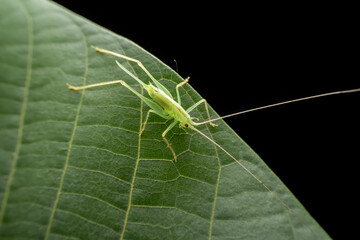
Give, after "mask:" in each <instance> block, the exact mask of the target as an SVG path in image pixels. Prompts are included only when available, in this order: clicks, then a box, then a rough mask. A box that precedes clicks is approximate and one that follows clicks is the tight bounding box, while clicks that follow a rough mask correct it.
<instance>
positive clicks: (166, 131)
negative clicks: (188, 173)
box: [161, 120, 178, 162]
mask: <svg viewBox="0 0 360 240" xmlns="http://www.w3.org/2000/svg"><path fill="white" fill-rule="evenodd" d="M177 123H178V121H176V120H175V121H174V122H173V123H172V124H170V126H169V127H168V128H167V129H166V130H165V131H164V132H163V133H162V134H161V136H162V138H163V139H164V141H165V142H166V144H167V147H168V148H169V149H170V151H171V152H172V154H173V156H174V161H175V162H176V161H177V159H176V154H175V151H174V149H173V148H172V147H171V144H170V143H169V141H168V140H167V139H166V137H165V135H166V134H167V133H168V132H169V131H170V130H171V129H172V128H173V127H174V126H175V125H176V124H177Z"/></svg>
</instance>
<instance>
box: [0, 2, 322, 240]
mask: <svg viewBox="0 0 360 240" xmlns="http://www.w3.org/2000/svg"><path fill="white" fill-rule="evenodd" d="M1 5H2V6H1V8H0V25H1V26H0V35H1V38H0V117H1V120H0V135H1V138H0V166H1V167H0V169H1V170H0V203H1V205H0V206H1V209H0V238H1V239H39V238H44V239H326V238H328V236H327V234H326V233H325V232H324V231H323V230H322V229H321V227H320V226H319V225H318V224H317V223H316V222H315V221H314V220H313V219H312V218H311V216H310V215H309V214H308V213H307V212H306V210H305V209H304V208H303V207H302V206H301V204H300V203H299V202H298V201H297V200H296V198H295V197H294V196H293V195H292V194H291V193H290V192H289V190H288V189H287V188H286V187H285V186H284V185H283V184H282V183H281V181H280V180H279V179H278V178H277V177H276V176H275V175H274V173H272V172H271V170H270V169H269V168H268V167H267V166H266V165H265V163H264V162H262V160H261V159H260V158H259V157H258V156H257V155H256V153H254V152H253V151H252V150H251V149H250V148H249V147H248V146H247V145H246V143H244V142H243V141H242V140H241V139H240V138H239V137H238V136H237V135H236V133H234V132H233V131H232V130H231V129H230V128H229V127H228V126H227V125H226V123H225V122H221V121H220V122H219V126H218V127H216V128H212V127H208V126H203V127H201V128H199V129H200V130H201V131H202V132H204V133H205V134H206V135H207V136H209V137H210V138H212V139H213V140H214V141H216V142H217V143H218V144H220V145H221V146H223V147H224V148H225V149H226V150H227V151H229V152H230V153H231V154H232V155H233V156H235V158H237V159H239V160H240V161H241V163H242V164H244V165H245V166H246V167H247V168H248V169H249V170H250V171H251V172H252V173H253V174H254V175H255V176H256V177H257V178H259V179H260V180H261V181H263V182H264V183H265V184H266V186H268V187H269V188H270V189H271V190H272V192H269V191H268V190H267V189H266V188H265V187H264V186H263V185H262V184H260V183H259V182H258V181H257V180H256V179H255V178H254V177H253V176H251V175H250V174H249V173H247V172H246V171H245V170H244V169H243V168H242V167H241V166H240V165H239V164H237V163H236V162H234V161H233V160H232V159H231V158H230V157H228V156H227V155H226V154H225V153H224V152H222V151H221V150H220V149H219V148H217V147H216V146H214V145H213V144H212V143H210V142H209V141H208V140H206V139H205V138H203V137H202V136H200V135H199V134H196V133H194V132H192V131H185V130H184V129H180V128H177V127H176V128H174V129H173V130H172V131H171V132H170V133H169V135H168V138H169V140H170V142H171V143H172V147H173V148H174V150H175V152H176V153H177V157H178V161H177V162H176V163H175V162H173V161H172V154H171V151H170V150H169V149H168V148H166V144H165V143H164V142H163V140H162V138H161V133H162V132H163V131H164V130H165V129H166V127H167V126H168V125H169V124H170V123H171V121H166V120H164V119H161V118H159V117H156V116H151V117H150V119H149V122H148V124H147V126H146V129H145V131H144V133H143V134H142V135H141V136H140V135H139V130H140V126H141V125H142V123H143V121H144V117H145V114H146V112H147V110H148V107H147V106H146V105H145V104H144V103H143V102H142V101H141V100H140V99H139V98H137V97H136V96H135V95H134V94H133V93H131V92H130V91H128V90H127V89H126V88H123V87H122V86H120V85H119V86H117V85H112V86H105V87H101V88H94V89H88V90H84V91H80V92H74V91H70V90H68V89H67V87H66V83H70V84H73V85H86V84H93V83H99V82H104V81H111V80H116V79H121V80H124V81H126V82H127V83H128V84H129V85H131V86H132V87H133V88H135V89H136V90H137V91H138V92H140V93H142V89H141V88H140V87H139V86H138V84H137V83H136V82H135V81H134V80H133V79H132V78H131V77H130V76H128V75H127V74H126V73H125V72H123V71H121V69H119V68H118V67H117V66H116V64H115V62H114V60H115V59H114V57H111V56H108V55H104V54H100V53H97V52H95V51H93V49H92V48H90V46H91V45H95V46H99V47H102V48H105V49H109V50H112V51H116V52H119V53H121V54H124V55H127V56H130V57H132V58H135V59H138V60H140V61H141V62H142V63H143V64H144V66H145V67H146V68H147V69H148V70H149V72H151V74H152V75H153V76H154V77H155V78H156V79H158V80H159V81H160V82H161V83H162V84H163V85H164V86H166V87H167V88H168V89H169V90H170V92H171V94H172V95H173V96H176V94H175V86H176V84H178V83H179V82H181V81H182V78H181V77H180V76H178V74H177V73H175V72H174V71H173V70H171V69H170V68H169V67H167V66H165V65H164V64H163V63H162V62H161V61H159V60H158V59H157V58H155V57H154V56H152V55H151V54H149V53H148V52H146V51H145V50H143V49H142V48H141V47H139V46H137V45H136V44H134V43H132V42H131V41H129V40H127V39H125V38H123V37H121V36H118V35H116V34H114V33H111V32H109V31H108V30H106V29H103V28H101V27H99V26H97V25H95V24H93V23H91V22H89V21H87V20H85V19H83V18H81V17H79V16H77V15H75V14H73V13H71V12H69V11H68V10H66V9H64V8H62V7H60V6H58V5H55V4H53V3H51V2H48V1H43V0H30V1H25V0H16V1H13V0H5V1H2V4H1ZM120 61H121V60H120ZM121 62H122V63H123V64H124V66H126V68H127V69H128V70H129V71H131V72H132V73H133V74H135V75H136V76H138V77H139V78H140V79H142V80H143V81H144V82H148V81H150V79H149V78H148V77H147V76H146V74H145V73H144V72H143V71H142V70H141V69H140V68H139V67H138V66H137V65H136V64H133V63H130V62H127V61H121ZM180 93H181V96H182V105H183V106H184V108H185V109H186V108H188V107H190V106H191V105H193V104H194V103H195V102H197V101H199V100H200V99H201V96H199V95H198V94H197V93H196V91H195V90H194V89H192V88H191V87H190V86H189V85H185V86H184V87H183V88H181V89H180ZM144 95H146V94H145V93H144ZM210 110H211V115H212V117H216V116H217V114H216V113H215V112H214V111H213V110H212V109H211V108H210ZM194 117H197V118H199V119H200V120H206V114H205V109H204V107H203V106H201V107H199V108H198V109H197V110H196V111H194ZM279 199H281V201H283V202H284V203H285V204H286V206H288V207H289V208H290V209H291V210H289V209H288V208H287V207H286V206H284V204H283V203H282V202H281V201H280V200H279Z"/></svg>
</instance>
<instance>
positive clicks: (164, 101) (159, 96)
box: [67, 46, 360, 209]
mask: <svg viewBox="0 0 360 240" xmlns="http://www.w3.org/2000/svg"><path fill="white" fill-rule="evenodd" d="M92 48H94V49H95V50H96V51H98V52H100V53H104V54H110V55H113V56H116V57H119V58H122V59H125V60H127V61H130V62H134V63H136V64H137V65H138V66H139V67H140V68H141V69H142V70H143V71H144V72H145V73H146V75H147V76H148V77H149V78H150V79H151V80H152V82H153V84H154V85H155V86H154V85H153V84H152V83H149V84H146V83H144V82H143V81H142V80H140V79H139V78H138V77H136V76H135V75H134V74H132V73H131V72H130V71H128V70H127V69H126V68H125V67H124V66H122V65H121V63H119V62H118V61H116V60H115V62H116V64H117V65H118V66H119V67H120V68H121V69H122V70H123V71H124V72H126V73H127V74H128V75H129V76H131V77H132V78H133V79H135V80H136V81H137V82H138V83H139V84H140V86H141V87H142V88H143V89H145V90H146V91H147V92H148V95H149V96H150V98H151V99H150V98H148V97H145V96H143V95H142V94H140V93H138V92H137V91H135V90H134V89H133V88H132V87H130V86H129V85H128V84H127V83H126V82H124V81H123V80H114V81H108V82H102V83H96V84H91V85H85V86H78V87H76V86H72V85H70V84H67V85H68V87H69V89H71V90H83V89H87V88H93V87H100V86H105V85H112V84H118V83H119V84H121V85H123V86H124V87H126V88H128V89H129V90H130V91H131V92H133V93H134V94H135V95H136V96H138V97H139V98H140V99H142V101H143V102H144V103H146V104H147V105H148V106H149V107H150V110H148V112H147V114H146V117H145V120H144V123H143V125H142V126H140V127H141V128H140V129H141V130H140V135H141V134H142V133H143V131H144V130H145V127H146V124H147V121H148V118H149V116H150V113H154V114H156V115H158V116H160V117H162V118H164V119H167V120H171V119H173V120H174V121H173V122H172V123H171V124H170V125H169V126H168V127H167V128H166V129H165V131H164V132H163V133H162V138H163V140H164V141H165V143H166V144H167V147H168V148H169V149H170V151H171V153H172V155H173V157H174V161H175V162H176V161H177V158H176V153H175V151H174V149H173V148H172V147H171V144H170V143H169V141H168V140H167V138H166V134H167V133H168V132H169V131H170V130H171V129H172V128H173V127H174V126H176V125H177V124H179V125H180V127H184V128H190V129H192V130H194V131H196V132H197V133H199V134H201V135H202V136H203V137H205V138H206V139H208V140H209V141H210V142H212V143H213V144H215V145H216V146H217V147H218V148H220V149H221V150H222V151H223V152H225V153H226V154H227V155H228V156H229V157H231V158H232V159H233V160H234V161H235V162H236V163H237V164H239V165H240V166H241V167H242V168H243V169H244V170H245V171H246V172H247V173H248V174H250V175H251V176H252V177H253V178H254V179H256V181H257V182H259V183H260V184H262V186H263V187H264V188H265V189H267V191H269V192H270V193H271V194H273V195H274V196H275V197H276V198H277V199H278V200H279V201H280V202H281V203H282V204H283V205H284V206H285V207H286V208H287V209H290V208H289V207H288V206H287V205H286V204H285V203H284V202H283V201H282V200H281V199H280V198H279V196H277V195H276V193H274V192H273V191H272V190H271V189H270V188H269V187H268V186H267V185H266V184H265V183H263V182H262V181H261V180H260V179H259V178H258V177H256V176H255V175H254V174H253V173H252V172H251V171H250V170H249V169H248V168H247V167H246V166H245V165H244V164H242V163H241V162H240V161H239V160H238V159H236V158H235V157H234V156H232V155H231V154H230V153H229V152H228V151H227V150H226V149H224V148H223V147H221V146H220V145H219V144H218V143H216V142H215V141H214V140H212V139H211V138H210V137H208V136H207V135H205V134H204V133H202V132H201V131H200V130H198V129H197V128H196V126H199V125H203V124H206V123H209V124H210V125H211V126H213V127H215V126H216V125H215V124H214V123H213V121H216V120H220V119H223V118H227V117H231V116H235V115H240V114H243V113H247V112H251V111H256V110H260V109H265V108H270V107H275V106H279V105H283V104H288V103H293V102H298V101H304V100H308V99H313V98H319V97H324V96H330V95H335V94H344V93H351V92H360V88H358V89H352V90H345V91H336V92H330V93H325V94H319V95H314V96H310V97H304V98H299V99H295V100H289V101H285V102H280V103H275V104H270V105H267V106H263V107H258V108H253V109H249V110H246V111H241V112H237V113H233V114H230V115H226V116H222V117H219V118H215V119H210V114H209V111H208V106H207V102H206V100H205V99H202V100H200V101H198V102H197V103H195V104H194V105H193V106H191V107H189V108H188V109H184V108H183V107H182V106H181V97H180V94H179V87H181V86H183V85H185V84H186V83H188V81H189V78H186V79H185V80H184V81H183V82H181V83H179V84H177V86H176V89H175V90H176V95H177V96H176V100H175V99H174V98H173V97H172V95H171V93H170V92H169V91H168V89H166V88H165V87H164V86H163V85H162V84H161V83H160V82H159V81H158V80H156V79H155V78H154V77H153V76H152V75H151V73H150V72H149V71H148V70H147V69H146V68H145V67H144V65H143V64H142V63H141V62H140V61H139V60H137V59H134V58H131V57H127V56H125V55H122V54H118V53H115V52H112V51H109V50H105V49H102V48H98V47H94V46H92ZM200 104H204V105H205V110H206V114H207V117H208V118H209V120H207V121H204V122H195V118H194V117H191V115H190V113H191V112H192V111H193V110H194V109H195V108H196V107H198V106H199V105H200Z"/></svg>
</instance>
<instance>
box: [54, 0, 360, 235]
mask: <svg viewBox="0 0 360 240" xmlns="http://www.w3.org/2000/svg"><path fill="white" fill-rule="evenodd" d="M56 2H58V3H60V4H62V5H63V6H65V7H67V8H69V9H71V10H72V11H74V12H76V13H78V14H80V15H82V16H84V17H86V18H88V19H90V20H92V21H94V22H96V23H97V24H99V25H102V26H103V27H105V28H108V29H110V30H112V31H113V32H115V33H117V34H119V35H122V36H124V37H127V38H128V39H130V40H132V41H134V42H135V43H137V44H139V45H140V46H141V47H143V48H145V49H146V50H148V51H149V52H150V53H152V54H153V55H155V56H157V57H158V58H159V59H161V60H162V61H163V62H164V63H165V64H167V65H169V66H170V67H172V68H173V69H176V68H178V72H179V74H180V75H181V76H183V77H184V78H185V77H187V76H191V79H190V84H191V85H192V86H193V87H194V88H195V89H196V90H197V91H198V92H199V93H200V95H202V96H203V97H204V98H206V99H207V100H208V102H209V104H210V105H211V106H212V107H213V108H214V109H215V110H216V111H217V113H218V114H220V115H225V114H230V113H233V112H236V111H241V110H245V109H249V108H252V107H258V106H263V105H267V104H271V103H276V102H280V101H286V100H289V99H295V98H299V97H306V96H310V95H314V94H320V93H326V92H331V91H337V90H345V89H352V88H359V87H360V82H359V74H358V69H359V68H358V58H359V54H358V52H356V48H357V47H358V43H359V39H358V38H357V37H356V34H357V32H358V27H356V26H355V16H356V15H355V13H353V12H352V10H351V9H352V8H353V9H354V7H353V6H339V5H330V4H328V3H327V5H316V6H315V5H311V4H310V5H297V6H295V5H283V4H281V5H262V4H260V3H258V5H255V6H245V5H227V4H225V3H221V2H214V3H216V4H212V3H206V5H195V4H194V3H193V4H186V3H185V2H184V3H181V4H180V3H178V2H173V3H172V4H170V3H168V4H165V5H157V6H153V5H151V4H153V3H147V4H145V5H144V4H143V3H141V2H135V1H134V4H133V5H130V4H128V5H124V2H123V1H121V2H120V1H108V2H107V1H100V2H99V1H96V3H95V2H94V1H87V2H86V4H84V2H82V4H80V3H78V2H79V1H63V0H57V1H56ZM101 47H104V48H106V46H101ZM174 59H176V61H177V66H176V64H175V62H174ZM359 100H360V93H355V94H347V95H341V96H333V97H326V98H322V99H316V100H310V101H306V102H302V103H293V104H289V105H287V106H282V107H276V108H271V109H267V110H261V111H258V112H254V113H249V114H245V115H241V116H237V117H233V118H231V119H230V118H229V119H227V120H226V122H227V123H228V124H229V125H230V126H231V127H232V128H233V129H234V130H235V131H236V132H237V133H238V134H239V135H240V136H241V137H242V138H243V139H244V140H245V141H246V142H247V143H248V144H249V145H250V146H251V147H252V148H253V149H254V150H255V151H256V152H257V153H258V154H259V155H260V157H262V159H263V160H264V161H265V162H266V163H267V164H268V165H269V167H270V168H271V169H272V170H273V171H274V172H275V173H276V174H277V175H278V176H279V178H280V179H281V180H282V181H283V182H284V183H285V184H286V185H287V186H288V188H289V189H291V191H292V192H293V193H294V195H295V196H296V197H297V198H298V199H299V200H300V202H301V203H302V204H303V205H304V206H305V208H306V209H307V210H308V211H309V212H310V214H311V215H312V216H313V217H314V218H315V219H316V220H317V221H318V222H319V224H320V225H321V226H322V227H323V228H324V229H325V230H326V231H327V232H328V233H329V234H330V236H331V237H333V238H337V239H344V238H346V237H345V236H352V235H353V234H355V233H356V230H357V229H356V228H355V226H356V225H355V224H356V223H355V222H354V221H355V220H354V219H356V213H358V210H359V207H358V201H356V200H357V198H358V197H357V194H358V193H357V191H358V189H359V187H358V182H359V181H358V178H357V175H358V168H357V164H358V161H359V160H360V159H359V153H358V150H359V133H360V131H359V120H360V118H359V116H358V112H359V105H358V103H359ZM353 216H355V218H353ZM353 236H354V235H353Z"/></svg>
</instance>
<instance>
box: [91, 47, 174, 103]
mask: <svg viewBox="0 0 360 240" xmlns="http://www.w3.org/2000/svg"><path fill="white" fill-rule="evenodd" d="M91 47H92V48H93V49H95V51H97V52H101V53H105V54H110V55H113V56H115V57H119V58H122V59H125V60H128V61H130V62H134V63H136V64H137V65H138V66H139V67H140V68H141V69H142V70H143V71H144V72H145V73H146V75H148V76H149V78H150V79H151V80H152V81H153V82H154V83H155V85H156V87H158V88H159V89H161V90H162V91H163V92H165V93H166V95H168V96H170V97H171V98H173V97H172V95H171V93H170V92H169V90H167V89H166V88H165V87H164V86H163V85H162V84H161V83H160V82H159V81H158V80H156V79H155V78H154V77H153V76H152V75H151V73H150V72H149V71H148V70H147V69H146V68H145V67H144V65H143V64H142V63H141V62H140V61H139V60H137V59H135V58H131V57H128V56H125V55H122V54H119V53H116V52H113V51H109V50H106V49H102V48H98V47H95V46H91Z"/></svg>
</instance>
